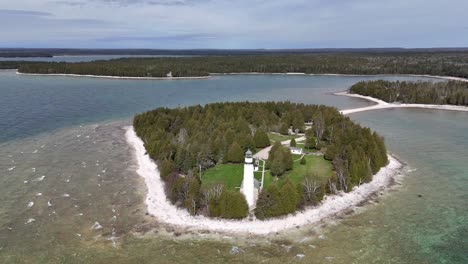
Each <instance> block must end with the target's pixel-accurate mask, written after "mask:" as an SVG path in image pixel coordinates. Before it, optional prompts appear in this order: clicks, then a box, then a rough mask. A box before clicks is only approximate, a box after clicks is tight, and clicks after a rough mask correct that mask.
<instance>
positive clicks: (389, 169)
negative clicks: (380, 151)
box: [126, 127, 403, 235]
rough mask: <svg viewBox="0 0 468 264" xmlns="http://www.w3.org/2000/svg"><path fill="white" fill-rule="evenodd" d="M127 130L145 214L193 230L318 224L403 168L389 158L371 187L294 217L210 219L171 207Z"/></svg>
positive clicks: (256, 230) (265, 230)
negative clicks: (144, 193) (142, 187)
mask: <svg viewBox="0 0 468 264" xmlns="http://www.w3.org/2000/svg"><path fill="white" fill-rule="evenodd" d="M126 130H127V131H126V139H127V142H128V143H129V144H130V145H131V146H132V147H133V148H134V149H135V156H136V160H137V165H138V169H137V173H138V174H139V175H140V176H141V177H143V178H144V180H145V183H146V186H147V188H148V192H147V197H146V204H147V208H148V212H149V213H150V214H151V215H154V216H155V217H156V218H157V220H158V221H160V222H163V223H166V224H171V225H175V226H178V227H183V228H189V229H193V230H210V231H215V232H228V233H236V234H239V233H244V234H249V233H250V234H260V235H261V234H269V233H275V232H278V231H282V230H286V229H290V228H295V227H297V226H303V225H306V224H312V223H317V222H319V221H321V220H323V219H325V218H328V217H331V216H333V215H336V214H337V213H340V212H343V211H344V210H347V209H352V208H354V207H355V206H357V205H358V204H359V203H361V202H363V201H365V200H366V199H368V197H369V196H370V195H372V194H373V193H375V192H376V191H379V190H381V189H383V188H384V187H386V186H388V185H389V184H390V183H391V182H392V178H394V177H395V176H396V175H397V174H398V173H399V171H400V169H401V168H402V166H403V165H402V164H401V163H400V162H398V161H397V160H396V159H395V158H393V157H391V156H389V161H390V162H389V164H388V165H387V166H386V167H384V168H382V169H381V170H380V171H379V172H378V173H377V174H376V175H374V178H373V180H372V181H371V182H370V183H365V184H362V185H361V186H359V187H355V189H354V190H353V191H352V192H350V193H339V194H338V195H333V196H327V197H325V198H324V200H323V201H322V203H321V204H320V205H319V206H317V207H313V208H308V209H306V210H304V211H302V212H297V213H296V214H294V215H288V216H285V217H282V218H276V219H271V220H265V221H261V220H239V221H235V220H220V219H211V218H207V217H204V216H192V215H190V214H189V213H188V212H187V211H186V210H183V209H178V208H177V207H175V206H174V205H172V204H171V202H170V201H169V200H168V199H167V197H166V194H165V192H164V182H163V181H162V180H161V178H160V175H159V171H158V168H157V165H156V164H155V163H154V161H153V160H151V158H150V157H149V156H148V155H147V154H146V149H145V147H144V144H143V141H142V140H141V139H140V138H139V137H138V136H137V135H136V133H135V131H134V129H133V127H128V128H126Z"/></svg>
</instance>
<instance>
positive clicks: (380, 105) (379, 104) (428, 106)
mask: <svg viewBox="0 0 468 264" xmlns="http://www.w3.org/2000/svg"><path fill="white" fill-rule="evenodd" d="M335 95H342V96H348V97H355V98H361V99H366V100H369V101H372V102H375V103H377V104H376V105H371V106H367V107H361V108H353V109H346V110H341V111H340V113H341V114H343V115H349V114H353V113H358V112H365V111H372V110H378V109H388V108H423V109H437V110H448V111H461V112H468V107H466V106H459V105H432V104H397V103H387V102H385V101H382V100H380V99H377V98H374V97H370V96H364V95H359V94H351V93H348V92H340V93H335Z"/></svg>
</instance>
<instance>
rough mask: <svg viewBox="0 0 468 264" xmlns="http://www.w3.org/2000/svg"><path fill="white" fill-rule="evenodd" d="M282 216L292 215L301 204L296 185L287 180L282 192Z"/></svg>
mask: <svg viewBox="0 0 468 264" xmlns="http://www.w3.org/2000/svg"><path fill="white" fill-rule="evenodd" d="M280 197H281V214H290V213H294V212H295V211H296V208H297V205H298V203H299V194H298V193H297V189H296V188H295V187H294V185H293V184H292V183H291V182H290V181H289V179H286V181H285V182H284V184H283V186H282V187H281V190H280Z"/></svg>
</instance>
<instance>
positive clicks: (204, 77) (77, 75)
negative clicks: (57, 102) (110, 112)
mask: <svg viewBox="0 0 468 264" xmlns="http://www.w3.org/2000/svg"><path fill="white" fill-rule="evenodd" d="M16 74H18V75H30V76H62V77H86V78H102V79H122V80H202V79H209V78H211V76H194V77H131V76H106V75H91V74H65V73H22V72H19V71H18V70H16Z"/></svg>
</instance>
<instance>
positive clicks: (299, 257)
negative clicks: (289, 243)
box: [296, 254, 305, 259]
mask: <svg viewBox="0 0 468 264" xmlns="http://www.w3.org/2000/svg"><path fill="white" fill-rule="evenodd" d="M304 257H305V255H304V254H297V255H296V258H298V259H303V258H304Z"/></svg>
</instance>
